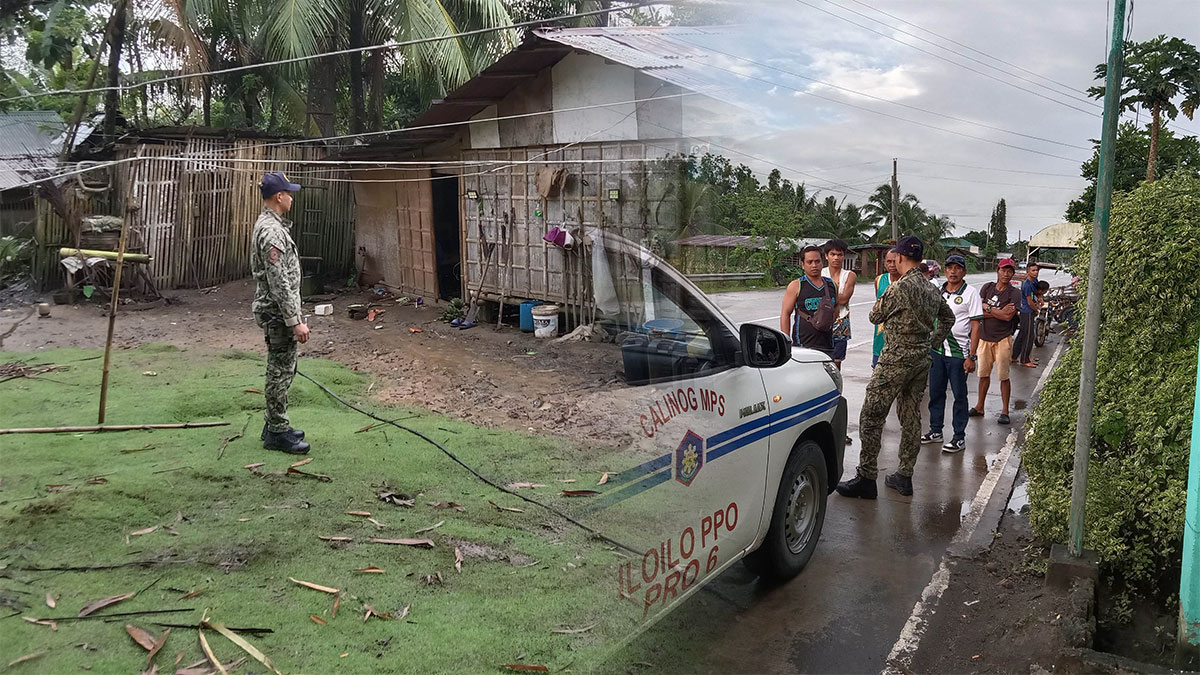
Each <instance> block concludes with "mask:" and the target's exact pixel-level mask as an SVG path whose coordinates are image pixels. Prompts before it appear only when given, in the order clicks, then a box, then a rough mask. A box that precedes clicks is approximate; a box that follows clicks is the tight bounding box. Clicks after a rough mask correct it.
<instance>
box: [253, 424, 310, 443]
mask: <svg viewBox="0 0 1200 675" xmlns="http://www.w3.org/2000/svg"><path fill="white" fill-rule="evenodd" d="M282 433H285V434H287V435H289V436H294V437H295V439H296V440H298V441H302V440H304V432H303V431H301V430H300V429H288V430H287V431H284V432H282ZM259 438H260V439H262V440H264V441H265V440H267V425H265V424H264V425H263V430H262V435H260V436H259Z"/></svg>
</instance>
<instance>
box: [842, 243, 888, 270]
mask: <svg viewBox="0 0 1200 675" xmlns="http://www.w3.org/2000/svg"><path fill="white" fill-rule="evenodd" d="M892 246H894V244H893V243H892V242H881V243H869V244H857V245H855V246H851V247H850V251H851V252H852V253H854V254H855V260H854V265H853V266H852V267H851V268H850V269H852V270H854V271H855V272H857V273H858V275H859V276H861V277H870V278H874V277H877V276H879V275H880V274H883V273H884V267H883V259H884V257H885V256H886V255H887V252H888V251H890V250H891V249H892Z"/></svg>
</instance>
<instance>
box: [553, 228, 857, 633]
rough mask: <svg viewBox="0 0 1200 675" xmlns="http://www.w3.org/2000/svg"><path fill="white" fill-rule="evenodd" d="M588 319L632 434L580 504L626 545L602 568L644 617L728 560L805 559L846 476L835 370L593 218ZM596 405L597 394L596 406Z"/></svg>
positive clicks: (785, 565)
mask: <svg viewBox="0 0 1200 675" xmlns="http://www.w3.org/2000/svg"><path fill="white" fill-rule="evenodd" d="M593 233H594V235H595V237H596V238H597V241H594V243H593V246H592V250H591V253H590V254H589V253H585V254H583V255H587V256H590V263H591V282H592V283H591V285H592V287H593V288H592V290H593V292H594V294H595V304H596V317H597V318H596V320H595V321H594V322H593V323H594V325H595V326H597V327H600V328H602V329H603V331H604V333H605V335H606V336H607V338H608V339H605V340H604V341H603V344H596V345H595V347H594V348H595V349H606V350H607V353H608V354H610V355H611V357H612V361H613V363H614V365H615V366H616V367H617V368H618V369H619V370H621V371H622V373H623V375H624V387H623V388H619V390H618V391H617V392H615V398H617V399H619V401H613V400H611V399H612V398H613V397H611V396H610V400H609V401H607V402H605V403H603V405H606V406H607V405H610V404H616V405H618V406H619V408H620V410H621V415H622V419H625V420H627V425H626V429H627V431H628V433H629V434H630V435H632V436H633V438H634V439H635V440H634V442H633V444H632V445H633V447H631V448H630V449H628V450H627V451H625V452H622V454H621V455H620V456H619V458H618V459H619V461H620V462H621V463H620V465H619V466H616V467H614V468H619V469H622V470H621V471H620V473H619V474H614V475H613V477H612V479H611V480H610V481H608V482H607V483H606V484H605V485H604V486H602V487H600V488H597V490H600V491H602V493H601V494H599V495H595V496H593V497H592V498H591V499H589V500H587V503H586V506H582V507H581V510H580V511H577V515H578V516H579V517H580V518H581V519H583V521H584V522H586V523H587V524H588V525H589V526H591V527H594V528H595V529H596V530H597V531H600V532H603V533H604V534H605V535H608V536H611V537H612V538H613V540H614V541H620V542H621V543H623V544H626V543H627V544H628V545H627V546H626V548H627V549H628V550H631V551H636V553H635V554H633V555H630V556H628V557H627V558H625V559H624V560H623V562H621V563H620V564H619V565H618V569H617V570H616V571H617V573H616V575H615V576H616V577H617V578H616V579H613V580H612V582H613V583H614V584H615V586H616V589H617V591H618V593H619V596H620V597H621V598H626V599H630V600H633V601H634V603H635V604H636V608H637V612H638V613H639V614H640V615H641V618H642V619H643V620H647V621H649V620H652V619H654V618H657V617H661V616H663V615H664V614H665V613H666V611H667V610H669V609H670V608H671V607H672V606H673V605H676V604H678V603H679V602H681V601H683V600H684V599H685V598H686V597H687V596H688V595H690V594H691V593H693V592H695V591H696V590H697V589H698V588H700V587H701V586H703V585H704V584H705V583H706V582H708V581H710V580H712V579H714V578H715V577H716V576H717V575H718V574H720V573H721V571H722V570H724V569H726V568H728V567H729V566H730V565H732V564H734V563H735V562H736V561H738V560H743V561H744V562H745V564H746V565H747V566H748V567H750V568H751V569H752V570H753V571H754V572H756V573H758V574H760V575H761V576H763V577H765V578H770V579H772V580H782V579H787V578H790V577H792V576H794V575H796V574H797V573H799V572H800V570H801V569H803V568H804V566H805V564H806V563H807V562H808V560H809V558H811V557H812V554H813V551H814V550H815V548H816V546H817V542H818V540H819V538H820V535H821V528H822V524H823V523H824V519H825V509H826V498H827V496H828V495H829V494H830V492H831V491H832V489H833V487H834V486H835V485H836V484H837V482H838V480H839V479H840V477H841V475H842V457H843V453H844V450H845V438H846V416H847V412H846V401H845V399H844V398H843V397H842V394H841V389H842V380H841V376H840V374H839V371H838V370H837V368H836V367H834V365H833V363H832V362H830V360H829V359H828V357H826V356H825V355H824V354H821V353H819V352H815V351H811V350H806V349H800V348H793V347H792V345H791V344H790V342H789V341H788V339H787V338H786V337H785V336H784V335H783V334H782V333H780V332H779V331H777V330H774V329H772V328H768V327H765V326H760V325H755V324H742V325H741V326H738V325H737V324H735V323H734V322H733V321H731V320H730V319H729V318H728V317H726V316H725V315H724V314H723V313H722V312H721V310H720V309H718V308H717V306H716V305H715V304H714V303H713V302H712V301H711V300H710V299H709V298H708V297H707V296H706V295H705V294H704V292H703V291H701V290H700V289H698V288H697V287H696V286H695V285H694V284H693V283H691V282H690V281H689V280H688V279H687V278H685V277H684V276H683V275H681V274H680V273H679V272H678V271H676V270H675V269H674V268H672V267H671V266H670V265H669V264H667V263H666V262H664V261H663V260H661V259H660V258H658V257H657V256H655V255H653V254H651V253H649V252H648V251H646V250H645V249H644V248H642V247H641V246H639V245H637V244H635V243H633V242H630V241H628V240H626V239H623V238H620V237H616V236H613V235H611V234H604V235H601V234H600V233H598V232H596V231H593ZM600 404H601V403H599V402H597V405H600Z"/></svg>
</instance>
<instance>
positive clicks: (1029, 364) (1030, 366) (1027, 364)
mask: <svg viewBox="0 0 1200 675" xmlns="http://www.w3.org/2000/svg"><path fill="white" fill-rule="evenodd" d="M1021 365H1023V366H1025V367H1026V368H1037V367H1038V364H1036V363H1022V364H1021Z"/></svg>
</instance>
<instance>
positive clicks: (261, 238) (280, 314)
mask: <svg viewBox="0 0 1200 675" xmlns="http://www.w3.org/2000/svg"><path fill="white" fill-rule="evenodd" d="M258 188H259V191H260V192H261V193H262V198H263V210H262V213H260V214H259V216H258V221H257V222H255V223H254V232H253V233H252V234H251V250H250V271H251V272H252V273H253V275H254V282H255V291H254V306H253V311H254V321H255V323H257V324H258V325H259V327H260V328H262V329H263V335H264V337H265V338H266V341H267V385H266V388H265V390H264V392H265V397H266V399H267V411H266V414H265V415H264V417H265V422H266V423H265V424H264V425H263V431H262V441H263V447H264V448H267V449H268V450H280V451H282V452H287V453H290V454H293V455H303V454H306V453H307V452H308V443H305V442H304V432H303V431H300V430H299V429H293V428H292V426H291V421H290V420H289V419H288V414H287V393H288V388H289V387H291V386H292V379H293V378H294V377H295V376H296V351H297V346H296V345H297V344H303V343H305V342H308V326H307V325H305V324H304V322H303V321H302V320H301V317H300V256H299V254H298V253H297V251H296V243H295V242H294V241H292V236H291V234H289V233H288V229H289V228H290V227H291V226H292V221H290V220H288V219H286V218H284V217H283V216H284V214H286V213H287V212H288V211H290V210H291V208H292V193H293V192H296V191H297V190H299V189H300V186H299V185H297V184H295V183H293V182H291V181H289V180H288V179H287V176H285V175H283V174H282V173H268V174H265V175H264V176H263V177H262V182H261V183H259V186H258Z"/></svg>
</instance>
